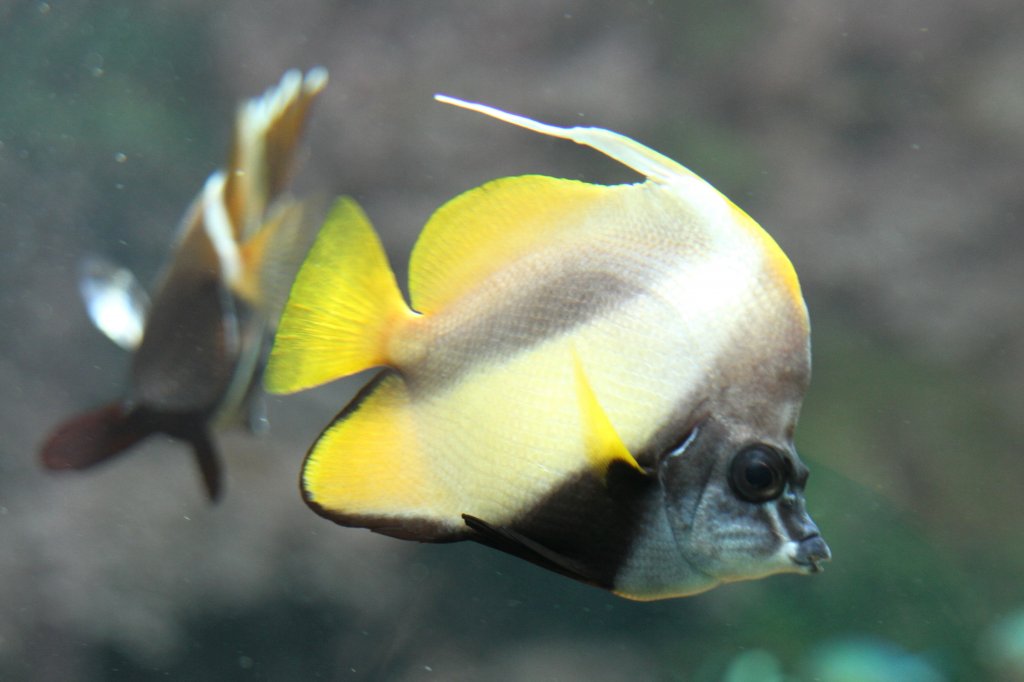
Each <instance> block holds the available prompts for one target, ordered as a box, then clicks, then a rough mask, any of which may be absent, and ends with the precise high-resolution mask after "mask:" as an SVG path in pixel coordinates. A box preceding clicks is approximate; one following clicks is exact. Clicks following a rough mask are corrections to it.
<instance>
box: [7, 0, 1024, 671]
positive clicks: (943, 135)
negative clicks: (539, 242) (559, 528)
mask: <svg viewBox="0 0 1024 682" xmlns="http://www.w3.org/2000/svg"><path fill="white" fill-rule="evenodd" d="M1022 25H1024V11H1022V9H1021V8H1020V6H1019V5H1018V4H1014V3H1003V2H999V1H998V0H987V1H986V2H976V3H971V4H969V5H967V4H964V3H957V2H954V1H953V0H941V1H940V2H934V3H929V4H922V3H916V2H911V1H909V0H903V1H899V2H894V3H884V4H880V5H879V6H877V7H868V6H865V5H864V4H863V3H854V2H837V3H833V4H830V5H827V6H822V5H819V4H797V5H789V6H786V7H782V6H777V5H775V4H772V3H767V2H744V3H739V4H733V5H730V6H729V7H726V6H720V5H719V4H715V3H696V4H693V5H683V4H682V3H669V2H625V3H611V2H607V3H604V2H571V3H548V2H540V1H539V0H537V1H531V2H523V3H516V4H502V5H496V6H488V7H483V6H481V5H479V3H471V2H445V3H434V4H430V5H415V6H413V5H400V4H397V3H350V4H338V3H330V2H317V1H315V0H305V1H302V2H297V3H289V4H288V5H284V4H281V5H278V4H274V3H269V2H259V3H242V2H238V3H225V4H221V5H217V6H216V7H214V8H211V7H208V6H207V4H206V3H196V2H188V3H162V2H147V3H134V4H130V5H129V4H124V5H121V6H109V7H107V6H104V7H99V6H97V5H96V4H94V3H85V2H67V3H56V2H53V3H42V2H14V3H11V4H9V5H7V6H5V7H2V8H0V92H2V93H3V94H2V97H0V235H2V237H3V245H4V249H3V251H2V253H0V263H2V267H0V273H2V281H3V288H2V290H0V315H2V319H3V320H4V326H3V329H4V332H3V333H2V334H0V344H2V352H0V399H2V404H3V405H4V410H3V412H2V417H0V429H2V433H3V434H4V436H5V437H4V441H3V442H4V444H3V446H2V448H0V547H2V548H3V551H2V552H0V605H2V606H0V677H2V678H3V679H17V680H20V679H26V680H28V679H31V680H74V681H77V680H100V679H121V680H134V679H140V680H145V679H158V678H159V679H168V678H170V679H181V680H204V679H218V680H220V679H239V680H291V679H327V680H333V679H338V680H347V679H353V680H427V679H436V680H460V679H466V680H469V679H474V680H477V679H496V680H543V679H550V680H575V679H587V680H618V679H654V680H762V679H786V680H811V679H824V680H873V679H879V680H960V679H965V680H967V679H969V680H977V679H993V680H1019V679H1024V666H1022V664H1021V657H1020V651H1021V646H1022V645H1021V637H1020V633H1019V631H1020V628H1019V627H1018V626H1017V624H1018V622H1019V619H1020V614H1021V613H1022V612H1024V594H1022V593H1021V589H1020V578H1019V576H1020V575H1021V571H1022V570H1024V545H1022V543H1021V542H1020V529H1019V518H1020V512H1021V508H1020V501H1019V497H1020V495H1019V489H1020V487H1019V484H1018V481H1020V480H1022V475H1024V464H1022V460H1021V458H1020V456H1019V452H1020V444H1021V443H1022V441H1024V438H1022V435H1024V434H1022V431H1021V425H1020V420H1019V417H1018V415H1019V414H1020V413H1021V408H1022V407H1024V405H1022V404H1021V394H1020V391H1019V389H1018V386H1019V385H1020V383H1021V381H1022V380H1024V351H1022V349H1024V343H1022V336H1024V327H1022V324H1021V320H1024V315H1022V313H1024V309H1022V306H1024V304H1022V303H1021V297H1020V295H1019V292H1020V290H1021V284H1022V280H1021V274H1020V267H1019V264H1020V260H1021V258H1020V257H1021V255H1022V254H1021V252H1022V239H1021V237H1020V230H1019V223H1020V220H1021V214H1022V210H1024V207H1022V205H1021V198H1020V197H1021V194H1020V177H1021V176H1020V168H1021V161H1022V156H1024V132H1022V131H1024V129H1022V128H1021V127H1020V125H1019V123H1020V121H1021V120H1024V97H1022V95H1021V93H1022V92H1024V90H1022V88H1021V81H1020V65H1021V64H1022V63H1024V47H1022V44H1021V42H1020V40H1019V35H1020V30H1021V28H1022ZM315 64H323V65H324V66H326V67H327V68H328V69H329V70H330V72H331V84H330V85H329V87H328V90H327V92H326V93H325V94H324V96H323V100H322V101H321V102H320V103H319V104H318V106H317V109H316V111H315V113H314V115H313V120H312V125H311V127H310V130H309V142H308V144H307V145H306V148H307V150H308V151H307V152H306V153H305V158H304V160H303V162H302V168H301V172H300V176H299V179H298V186H299V187H300V189H301V190H302V191H305V192H310V193H312V194H313V195H314V196H323V197H329V196H331V195H333V194H336V193H341V192H344V193H348V194H352V195H354V196H355V197H356V198H357V199H358V200H359V201H360V202H361V203H363V204H364V206H365V207H366V208H367V211H368V212H369V213H370V214H371V215H372V216H373V218H374V221H375V223H376V224H377V226H378V227H379V229H380V230H381V232H382V234H383V236H384V239H385V242H386V245H387V246H388V248H389V250H390V251H391V253H392V256H393V258H394V259H395V262H396V266H397V267H398V269H399V270H400V271H401V270H402V269H403V268H404V262H403V260H402V259H403V258H405V257H406V254H407V253H408V249H409V246H410V244H411V240H412V239H413V238H414V236H415V234H416V233H417V232H418V230H419V228H420V227H421V225H422V224H423V222H424V221H425V219H426V217H427V216H428V215H429V213H430V211H431V210H433V208H435V207H437V206H438V205H440V204H441V203H442V202H443V201H445V200H446V199H448V198H449V197H451V196H453V195H454V194H456V193H458V192H461V191H463V190H465V189H467V188H469V187H472V186H475V185H477V184H480V183H481V182H483V181H485V180H488V179H491V178H494V177H498V176H502V175H513V174H521V173H526V172H540V173H547V174H551V175H556V176H562V177H580V178H585V179H588V180H592V181H599V182H618V181H633V180H634V179H635V178H633V177H632V176H630V175H629V174H628V172H627V171H623V170H620V169H619V168H616V167H614V166H613V165H611V164H608V163H606V162H603V161H601V160H600V159H596V158H595V157H596V155H594V154H589V153H586V152H585V151H583V150H578V149H575V148H573V146H572V145H568V144H564V143H558V142H555V141H547V140H544V139H541V138H534V137H527V136H525V135H524V134H521V133H517V132H516V131H513V130H510V129H507V128H505V127H502V126H495V125H482V124H477V125H469V124H468V123H467V121H469V120H472V119H470V118H469V117H465V116H456V115H453V112H452V111H451V110H450V109H449V108H447V107H443V106H441V105H438V104H435V103H434V102H433V101H432V100H431V96H432V95H433V94H434V93H435V92H445V93H449V94H452V95H455V96H460V97H466V98H468V99H475V100H478V101H485V102H488V103H493V104H495V105H497V106H501V107H503V108H506V109H508V110H512V111H517V112H522V113H524V114H528V115H531V116H534V117H537V118H538V119H541V120H545V121H551V122H554V123H563V124H572V123H589V124H594V125H602V126H606V127H609V128H612V129H614V130H618V131H621V132H624V133H627V134H629V135H631V136H634V137H636V138H637V139H640V140H642V141H643V142H645V143H648V144H650V145H651V146H653V147H655V148H657V149H659V150H661V151H664V152H665V153H667V154H669V155H670V156H672V157H673V158H676V159H679V160H680V161H682V162H684V163H686V164H687V165H688V166H690V167H691V168H693V169H695V170H697V171H698V172H700V173H701V174H702V175H704V176H705V177H707V178H708V179H709V180H711V181H712V182H713V183H714V184H715V185H716V186H718V187H719V188H720V189H722V190H723V191H724V192H725V193H726V194H727V195H729V196H730V197H731V198H733V199H734V200H735V201H736V202H737V203H738V204H739V205H741V206H742V207H743V208H744V209H746V210H747V211H748V212H749V213H751V214H752V215H753V216H754V217H755V218H757V219H758V220H759V222H760V223H761V224H762V225H764V226H765V227H766V229H768V230H769V231H770V232H771V233H772V234H773V235H774V236H775V237H776V239H777V240H778V241H779V242H780V244H781V245H782V246H783V248H784V249H785V250H786V251H787V252H788V253H789V255H790V257H791V258H792V260H793V262H794V264H795V265H796V268H797V271H798V272H799V273H800V275H801V281H802V285H803V289H804V293H805V296H806V298H807V301H808V304H809V307H810V309H811V317H812V322H813V324H814V354H815V357H814V362H815V376H814V379H813V385H812V389H811V391H810V393H809V394H808V397H807V400H806V402H805V408H804V415H803V418H802V420H801V424H800V428H799V429H798V433H797V445H798V447H799V448H800V450H801V454H802V456H803V458H804V459H805V461H806V462H807V463H808V465H809V466H810V468H811V471H812V474H811V481H810V485H809V489H808V497H809V505H810V508H811V511H812V513H813V514H814V517H815V520H816V521H817V523H818V525H819V526H820V527H821V528H822V531H823V533H825V535H826V537H827V538H828V541H829V543H830V545H831V547H832V551H833V554H834V560H833V562H832V563H831V564H829V565H828V566H827V568H826V571H825V572H824V573H823V574H822V575H819V576H813V577H811V578H806V577H799V576H781V577H774V578H769V579H766V580H763V581H758V582H754V583H743V584H737V585H732V586H727V587H724V588H719V589H717V590H715V591H712V592H710V593H708V594H705V595H702V596H698V597H693V598H689V599H683V600H676V601H668V602H658V603H651V604H638V603H632V602H628V601H624V600H622V599H619V598H616V597H614V596H611V595H608V594H605V593H603V592H601V591H598V590H595V589H593V588H589V587H586V586H583V585H578V584H576V583H573V582H571V581H568V580H566V579H564V578H561V577H559V576H556V575H554V574H549V573H546V572H544V571H541V570H539V569H537V568H535V567H533V566H531V565H528V564H526V563H525V562H521V561H517V560H515V559H513V558H511V557H508V556H505V555H502V554H499V553H497V552H494V551H490V550H487V549H485V548H483V547H477V546H471V545H468V544H459V545H449V546H428V545H416V544H412V543H403V542H399V541H396V540H391V539H388V538H383V537H378V536H373V535H371V534H369V533H367V532H365V531H358V530H349V529H343V528H340V527H336V526H334V525H332V524H330V523H328V522H326V521H324V520H323V519H320V518H319V517H317V516H315V515H313V514H312V513H310V512H309V511H308V509H307V508H306V507H305V505H303V504H302V502H301V500H300V498H299V495H298V493H297V486H296V480H297V477H298V470H299V466H300V463H301V460H302V457H303V455H304V453H305V450H306V448H307V447H308V445H309V444H310V443H311V442H312V440H313V439H314V438H315V436H316V434H317V433H318V432H319V430H320V428H321V427H322V426H323V425H324V424H325V423H326V422H327V421H328V420H329V419H330V418H331V417H332V416H333V415H334V414H335V413H336V412H337V411H338V409H340V407H341V406H342V405H343V404H344V403H345V402H346V401H347V400H348V398H349V397H350V396H351V395H352V394H353V392H354V391H355V390H356V389H357V388H358V387H359V386H360V385H361V383H363V380H364V378H357V380H354V381H345V382H341V383H339V384H335V385H331V386H329V387H326V388H323V389H318V390H316V391H313V392H310V393H306V394H301V395H298V396H294V397H288V398H275V399H272V400H271V401H270V404H269V416H270V423H271V430H270V432H269V434H268V435H267V436H266V437H263V438H254V437H250V436H248V435H246V434H245V433H243V432H230V433H226V434H223V435H222V436H221V438H220V443H221V446H222V448H223V450H224V452H225V459H226V462H225V469H226V474H227V480H226V491H225V499H224V500H223V502H222V503H221V504H219V505H217V506H216V507H211V506H210V505H208V504H207V503H206V501H205V500H204V498H203V495H202V493H201V489H200V487H199V485H198V481H197V476H196V472H195V471H194V466H193V464H192V462H191V461H190V457H189V455H188V452H187V450H186V449H185V448H183V447H181V446H180V444H176V443H171V442H167V441H163V440H160V439H157V440H154V441H151V442H149V443H147V444H146V445H145V446H144V447H142V448H139V449H137V450H135V451H133V452H132V454H130V455H126V456H124V457H123V458H121V459H119V460H117V461H115V462H112V463H111V464H110V466H105V467H101V468H98V469H96V470H94V471H90V472H87V473H84V474H80V475H64V476H54V475H48V474H46V473H45V472H43V471H41V469H40V468H39V466H38V465H37V463H36V459H35V451H36V448H37V447H38V445H39V443H40V441H41V440H42V438H43V437H44V435H45V433H46V431H47V430H48V429H49V428H50V427H51V426H52V425H53V424H54V423H56V422H57V421H58V420H59V419H61V418H63V417H65V416H66V415H68V414H70V413H72V412H74V411H76V410H81V409H85V408H87V407H90V406H92V405H95V404H99V403H101V402H104V401H107V400H110V399H111V398H112V397H113V396H114V395H116V394H117V391H118V389H119V387H120V386H121V384H122V381H123V379H124V375H125V372H126V370H127V358H126V356H125V355H124V354H123V353H122V352H121V351H119V350H118V349H117V348H115V347H113V346H112V345H111V344H109V342H107V341H106V340H105V339H104V338H102V337H101V336H100V335H99V334H98V333H97V332H96V331H95V330H94V329H92V327H91V326H90V324H89V321H88V318H87V316H86V314H85V311H84V309H83V308H82V306H81V304H80V302H79V300H78V298H77V293H76V292H77V282H76V276H77V269H78V264H79V262H80V260H81V258H82V257H83V256H84V255H85V254H87V253H102V254H105V255H107V256H110V257H112V258H114V259H115V260H117V261H118V262H121V263H123V264H125V265H127V266H129V267H131V268H132V269H133V270H134V271H135V272H136V273H137V274H139V275H140V276H141V277H142V279H143V280H144V281H150V280H151V279H152V278H153V277H154V276H155V275H156V272H157V270H158V268H159V266H160V264H161V262H162V259H163V258H164V256H165V253H166V249H167V247H168V245H169V244H170V242H171V240H172V238H173V235H174V230H175V225H176V223H177V220H178V218H179V216H180V214H181V212H182V211H183V210H184V208H185V206H186V205H187V203H188V201H189V200H190V199H191V197H192V196H193V194H194V193H195V192H196V191H197V190H198V189H199V187H200V186H201V183H202V182H203V180H204V179H205V177H206V176H207V175H208V174H209V173H210V172H211V171H212V170H213V169H214V168H215V167H216V166H217V165H219V164H220V163H221V159H222V157H223V153H224V149H225V146H226V139H227V135H228V126H229V122H230V120H231V115H232V112H233V108H234V106H235V103H236V102H237V101H238V100H239V99H241V98H243V97H247V96H251V95H254V94H256V93H258V92H259V91H261V90H263V89H264V88H265V87H267V86H268V85H270V84H271V83H273V82H275V81H276V80H277V78H278V77H279V76H280V74H281V72H283V71H284V70H285V69H286V68H290V67H303V68H308V67H310V66H312V65H315ZM399 279H400V280H402V279H404V277H403V275H402V273H401V272H399ZM871 675H875V677H871Z"/></svg>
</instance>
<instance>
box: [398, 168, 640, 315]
mask: <svg viewBox="0 0 1024 682" xmlns="http://www.w3.org/2000/svg"><path fill="white" fill-rule="evenodd" d="M626 187H630V186H628V185H620V186H617V187H606V186H603V185H592V184H587V183H585V182H579V181H577V180H561V179H558V178H551V177H546V176H542V175H524V176H520V177H512V178H501V179H498V180H494V181H492V182H488V183H486V184H484V185H481V186H480V187H477V188H475V189H472V190H469V191H468V192H464V193H463V194H460V195H459V196H457V197H455V198H454V199H452V200H451V201H449V202H448V203H446V204H445V205H443V206H442V207H441V208H439V209H438V210H437V211H435V212H434V214H433V215H432V216H431V217H430V220H428V221H427V224H426V226H425V227H424V228H423V233H422V234H421V235H420V238H419V241H417V242H416V247H415V248H414V249H413V252H412V256H411V258H410V261H409V291H410V295H411V297H412V305H413V308H414V309H416V310H417V311H419V312H423V313H429V312H433V311H436V310H438V309H439V308H441V307H443V306H445V305H446V304H448V303H451V302H452V300H454V299H456V298H458V297H459V296H461V295H463V294H465V293H466V292H468V291H471V290H473V289H475V288H477V287H479V286H480V283H481V282H482V281H483V280H484V279H486V278H487V276H489V275H491V274H493V273H495V272H496V271H498V270H500V269H501V268H502V267H503V266H505V265H506V264H508V263H510V262H512V261H514V260H516V259H517V258H520V257H522V256H523V255H525V254H528V253H533V252H536V251H538V250H540V249H541V248H543V247H544V246H545V245H549V244H551V245H554V244H557V241H558V239H559V238H560V237H562V238H564V236H565V234H566V233H567V232H569V231H572V230H580V229H586V228H587V224H586V221H585V216H586V215H588V214H598V213H599V207H600V206H601V205H602V202H603V201H605V200H607V199H609V198H611V197H612V196H618V193H619V192H621V190H622V189H623V188H626Z"/></svg>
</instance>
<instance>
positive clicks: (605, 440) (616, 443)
mask: <svg viewBox="0 0 1024 682" xmlns="http://www.w3.org/2000/svg"><path fill="white" fill-rule="evenodd" d="M572 356H573V367H574V369H575V375H576V396H577V399H578V401H579V406H580V417H581V421H582V424H583V438H584V448H585V450H586V454H587V459H588V461H589V462H590V465H591V467H592V468H593V471H594V473H595V474H597V476H598V477H599V478H600V479H601V480H603V481H605V482H606V483H607V478H608V474H609V472H610V471H611V469H612V465H613V464H615V463H619V464H621V465H624V466H625V467H628V468H629V469H632V470H634V471H635V472H636V473H639V474H641V475H643V476H646V475H647V472H646V471H645V470H644V468H643V467H642V466H640V463H639V462H637V461H636V458H635V457H633V454H632V453H631V452H630V451H629V448H627V447H626V444H625V443H623V442H622V438H620V437H619V434H618V432H616V430H615V427H614V426H612V423H611V421H610V420H609V419H608V414H607V413H606V412H605V411H604V408H602V407H601V403H599V402H598V401H597V395H596V394H595V393H594V389H593V387H592V386H591V385H590V381H589V380H588V379H587V374H586V372H585V371H584V370H583V363H582V361H581V360H580V358H579V355H578V354H576V352H575V351H574V352H573V354H572Z"/></svg>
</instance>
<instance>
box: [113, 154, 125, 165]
mask: <svg viewBox="0 0 1024 682" xmlns="http://www.w3.org/2000/svg"><path fill="white" fill-rule="evenodd" d="M127 160H128V155H127V154H125V153H124V152H117V153H115V154H114V161H117V162H118V163H124V162H125V161H127Z"/></svg>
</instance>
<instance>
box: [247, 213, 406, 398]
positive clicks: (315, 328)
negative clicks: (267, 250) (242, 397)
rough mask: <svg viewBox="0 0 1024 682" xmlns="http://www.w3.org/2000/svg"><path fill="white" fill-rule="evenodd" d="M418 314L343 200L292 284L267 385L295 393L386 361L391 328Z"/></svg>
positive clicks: (375, 241) (372, 235)
mask: <svg viewBox="0 0 1024 682" xmlns="http://www.w3.org/2000/svg"><path fill="white" fill-rule="evenodd" d="M413 316H414V313H413V312H412V311H411V310H409V308H408V306H406V304H405V301H404V300H403V299H402V294H401V292H400V291H399V289H398V283H397V282H396V281H395V275H394V273H393V272H392V271H391V266H390V265H388V259H387V255H386V254H385V253H384V247H383V246H382V245H381V243H380V239H379V238H378V237H377V233H376V232H374V230H373V226H372V225H370V221H369V220H368V219H367V217H366V214H364V213H363V211H362V209H360V208H359V206H358V205H357V204H356V203H355V201H353V200H352V199H348V198H342V199H339V200H338V201H337V202H336V203H335V205H334V207H333V208H332V209H331V212H330V214H329V215H328V216H327V220H326V222H325V223H324V226H323V227H322V228H321V229H320V234H319V235H318V236H317V240H316V243H314V245H313V248H312V249H311V250H310V252H309V255H308V256H307V257H306V261H305V262H304V263H303V264H302V268H301V269H300V270H299V274H298V277H297V278H296V280H295V284H294V285H293V286H292V290H291V294H290V295H289V297H288V303H287V304H286V305H285V310H284V313H283V314H282V315H281V322H280V324H279V326H278V331H277V335H276V337H275V338H274V347H273V350H272V351H271V353H270V362H269V363H268V365H267V370H266V374H265V380H264V381H265V385H266V388H267V390H268V391H270V392H271V393H292V392H295V391H300V390H302V389H304V388H310V387H312V386H318V385H320V384H323V383H326V382H328V381H333V380H335V379H339V378H341V377H344V376H348V375H350V374H355V373H357V372H361V371H363V370H365V369H369V368H371V367H377V366H380V365H385V364H387V363H388V361H389V359H390V358H389V354H388V350H387V348H388V340H389V339H390V337H391V334H392V333H393V332H394V330H395V328H396V326H397V325H400V324H401V323H402V322H404V321H405V320H408V319H410V318H411V317H413Z"/></svg>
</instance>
